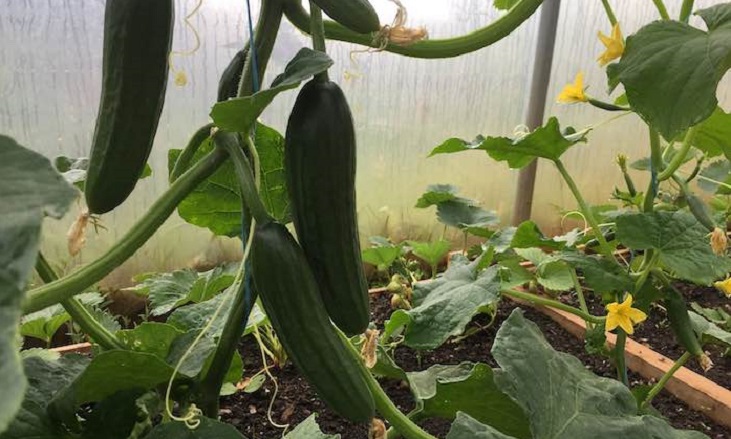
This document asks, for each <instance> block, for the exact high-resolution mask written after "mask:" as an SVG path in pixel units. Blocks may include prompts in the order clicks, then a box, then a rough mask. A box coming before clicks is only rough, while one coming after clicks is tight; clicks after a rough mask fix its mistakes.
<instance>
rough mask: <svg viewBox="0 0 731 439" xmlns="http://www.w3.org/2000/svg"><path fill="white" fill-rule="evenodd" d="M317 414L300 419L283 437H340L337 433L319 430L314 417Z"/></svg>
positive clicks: (292, 438)
mask: <svg viewBox="0 0 731 439" xmlns="http://www.w3.org/2000/svg"><path fill="white" fill-rule="evenodd" d="M316 417H317V415H315V414H312V415H310V416H309V417H308V418H307V419H305V420H304V421H302V422H301V423H300V424H299V425H298V426H297V427H296V428H295V429H294V430H292V431H291V432H289V433H287V435H286V436H284V439H340V435H339V434H325V433H323V432H322V431H321V430H320V426H318V425H317V421H316V420H315V418H316Z"/></svg>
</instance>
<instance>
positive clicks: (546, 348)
mask: <svg viewBox="0 0 731 439" xmlns="http://www.w3.org/2000/svg"><path fill="white" fill-rule="evenodd" d="M492 355H493V357H494V358H495V360H496V361H497V363H498V365H499V366H500V370H499V371H497V372H496V374H495V382H496V384H497V386H498V388H500V389H501V390H502V391H503V392H505V393H506V394H508V395H509V396H510V397H512V398H513V399H514V400H515V401H516V402H517V403H518V404H520V405H521V406H522V407H523V409H524V410H525V412H526V414H527V415H528V419H530V428H531V432H532V433H533V438H534V439H565V438H596V439H617V438H623V439H648V438H657V439H699V438H705V439H707V436H705V435H704V434H702V433H699V432H691V431H680V430H675V429H673V428H672V427H671V426H670V425H669V424H668V423H667V422H665V421H664V420H662V419H660V418H657V417H655V416H648V415H645V416H637V403H636V401H635V398H634V396H632V393H631V392H630V391H629V389H628V388H627V387H625V386H624V385H623V384H622V383H620V382H619V381H617V380H613V379H609V378H601V377H598V376H596V375H594V374H593V373H591V372H590V371H588V370H587V369H586V368H585V367H584V365H583V364H582V363H581V362H580V361H579V360H578V359H577V358H576V357H573V356H571V355H569V354H564V353H562V352H557V351H555V350H553V348H552V347H551V345H550V344H548V342H547V341H546V339H545V338H544V337H543V335H542V334H541V332H540V330H539V329H538V327H537V326H536V325H535V324H534V323H533V322H530V321H528V320H527V319H525V317H523V312H522V311H521V310H519V309H516V310H515V311H513V312H512V313H511V315H510V317H508V319H507V320H506V321H505V322H504V323H503V325H502V327H501V328H500V330H498V333H497V335H496V338H495V342H494V344H493V347H492Z"/></svg>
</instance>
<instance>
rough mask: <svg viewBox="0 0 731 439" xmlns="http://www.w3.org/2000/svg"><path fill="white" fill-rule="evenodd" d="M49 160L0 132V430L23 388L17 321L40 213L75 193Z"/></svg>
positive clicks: (63, 204)
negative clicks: (0, 390)
mask: <svg viewBox="0 0 731 439" xmlns="http://www.w3.org/2000/svg"><path fill="white" fill-rule="evenodd" d="M78 193H79V192H78V191H77V190H76V189H74V187H73V186H71V185H69V184H68V183H66V181H65V180H64V179H63V177H62V176H61V175H60V174H59V173H58V172H56V170H55V169H54V168H53V166H52V165H51V162H50V161H49V160H48V159H47V158H45V157H43V156H42V155H40V154H38V153H35V152H33V151H30V150H28V149H26V148H24V147H22V146H20V145H19V144H18V143H17V142H16V141H15V140H13V139H11V138H10V137H6V136H2V135H0V249H2V251H0V358H2V361H0V388H2V389H3V391H4V392H5V395H4V397H3V398H2V399H0V433H2V432H3V431H5V429H6V428H7V427H8V423H9V422H10V421H11V419H13V418H14V417H15V414H16V413H17V411H18V410H19V409H20V405H21V403H22V401H23V394H24V393H25V389H26V386H27V382H26V379H25V376H24V375H23V368H22V364H21V361H20V356H19V354H18V348H17V339H18V322H19V321H20V317H21V313H20V306H21V303H22V301H23V296H24V291H25V289H26V282H27V281H28V278H29V277H30V274H31V272H32V270H33V266H34V264H35V261H36V254H37V253H38V247H39V240H40V232H41V223H42V222H43V218H44V216H48V217H52V218H61V217H62V216H63V215H64V214H65V213H66V211H67V210H68V208H69V206H70V205H71V203H72V202H73V201H74V199H75V198H76V197H77V196H78Z"/></svg>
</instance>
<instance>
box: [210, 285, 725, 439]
mask: <svg viewBox="0 0 731 439" xmlns="http://www.w3.org/2000/svg"><path fill="white" fill-rule="evenodd" d="M371 305H372V306H371V309H372V321H374V322H376V323H377V324H378V325H382V324H383V321H384V320H385V319H387V318H388V317H389V315H390V313H391V310H390V307H389V301H388V297H386V296H376V297H374V298H373V300H372V304H371ZM515 307H516V305H514V304H512V303H510V302H503V303H502V305H501V307H500V309H499V310H498V315H497V318H496V319H495V322H494V324H493V325H492V326H491V327H489V328H486V329H484V330H483V331H480V332H478V333H477V334H475V335H473V336H471V337H470V338H469V339H467V340H466V341H464V342H462V343H446V344H445V345H443V346H442V347H440V348H438V349H436V350H434V351H428V352H423V353H422V354H421V355H420V356H417V355H416V353H415V351H413V350H411V349H409V348H406V347H400V348H398V349H397V350H396V351H395V357H396V362H397V363H398V364H399V365H400V366H401V367H402V368H404V369H405V370H407V371H414V370H423V369H426V368H428V367H430V366H432V365H435V364H444V365H448V364H459V363H461V362H463V361H473V362H478V361H479V362H484V363H487V364H490V365H492V366H496V364H495V361H494V360H493V359H492V356H491V355H490V348H491V347H492V340H493V339H494V337H495V333H496V332H497V329H498V328H499V327H500V324H501V323H502V322H503V321H504V320H505V319H506V318H507V316H508V315H509V314H510V312H511V311H512V310H513V309H514V308H515ZM525 316H526V317H527V318H529V319H530V320H532V321H534V322H535V323H537V324H538V325H539V326H540V327H541V329H542V330H543V333H544V334H545V335H546V338H547V339H548V340H549V342H550V343H551V344H552V345H553V347H554V348H555V349H557V350H559V351H563V352H568V353H571V354H573V355H575V356H577V357H578V358H579V359H581V360H582V361H583V362H584V364H585V365H586V366H587V368H588V369H590V370H592V371H593V372H594V373H596V374H598V375H601V376H605V377H614V376H615V369H614V367H613V365H612V364H611V363H610V361H609V360H608V359H606V358H601V357H597V356H590V355H588V354H587V353H586V352H585V351H584V346H583V342H582V341H580V340H578V339H576V338H575V337H573V336H572V335H571V334H569V333H568V332H566V331H565V330H564V329H563V328H561V327H560V326H559V325H558V324H557V323H555V322H554V321H553V320H551V319H550V318H548V317H546V316H544V315H543V314H541V313H539V312H537V311H535V310H533V309H530V308H528V309H525ZM473 323H474V324H480V325H481V326H484V325H485V324H486V323H488V319H485V318H484V317H478V318H477V319H476V321H475V322H473ZM650 323H651V322H648V324H646V325H645V327H647V328H648V329H647V330H648V331H649V332H652V329H651V327H650ZM645 327H643V330H645ZM241 351H242V354H243V358H244V364H245V368H246V371H247V372H248V375H251V374H253V373H255V372H256V371H258V370H260V369H261V366H262V364H261V358H260V355H259V353H258V350H257V347H256V344H255V343H254V342H253V340H252V338H251V337H247V338H246V339H245V340H244V341H243V343H242V345H241ZM678 355H680V354H678ZM716 360H717V358H716V357H715V356H714V361H716ZM717 365H718V367H717V369H719V370H721V371H722V372H725V373H728V371H729V368H728V366H729V364H728V363H727V362H724V364H719V363H717ZM273 373H274V374H275V375H276V377H277V379H278V381H279V392H278V395H277V398H276V400H275V401H274V405H273V407H272V411H271V416H272V419H273V421H274V422H276V423H280V424H283V423H289V424H290V425H292V426H295V425H297V424H298V423H299V422H301V421H303V420H304V419H305V418H307V417H308V416H309V415H311V414H312V413H318V414H319V416H318V419H317V420H318V423H319V424H320V427H321V429H322V430H323V431H324V432H326V433H331V434H333V433H340V434H341V435H342V436H341V437H342V439H364V438H367V432H368V428H367V426H366V425H358V424H352V423H348V422H347V421H344V420H343V419H342V418H340V417H339V416H337V415H336V414H334V413H333V412H332V411H330V410H329V409H328V408H327V407H325V406H324V404H323V403H322V402H321V401H319V400H318V398H317V397H316V396H315V394H314V392H313V391H312V390H311V389H310V388H309V386H308V384H307V382H305V381H304V380H303V379H302V378H300V377H299V376H298V374H297V372H296V371H295V369H294V368H293V367H292V366H287V367H285V368H284V369H283V370H275V371H273ZM630 380H631V381H632V385H633V386H634V385H639V384H647V382H646V381H645V380H644V379H643V378H642V377H641V376H638V375H636V374H633V373H630ZM382 385H383V387H384V389H385V390H386V392H387V393H388V394H389V396H391V398H392V399H393V401H394V402H395V403H396V406H397V407H399V408H400V409H401V410H402V411H404V412H409V411H410V410H411V409H413V407H414V403H413V400H412V398H411V394H410V392H409V389H408V387H407V386H406V385H405V383H403V382H396V381H383V382H382ZM273 391H274V389H273V386H272V385H271V382H270V381H267V382H266V384H265V385H264V386H263V387H262V388H261V389H259V390H258V391H256V392H254V393H252V394H248V393H245V392H239V393H237V394H235V395H231V396H228V397H224V398H223V400H222V403H221V416H222V418H223V420H224V421H225V422H228V423H231V424H232V425H234V426H235V427H236V428H237V429H239V430H240V431H241V432H242V433H243V434H244V435H246V436H247V437H248V438H250V439H264V438H266V439H271V438H276V437H280V436H281V434H282V430H281V429H279V428H276V427H274V426H273V425H272V424H271V423H270V422H269V420H268V419H267V408H268V406H269V403H270V400H271V398H272V393H273ZM654 406H655V408H657V409H658V410H659V411H660V412H661V413H662V414H663V415H664V416H665V417H666V418H667V419H668V421H669V422H670V423H671V424H672V425H673V426H675V427H676V428H682V429H692V430H698V431H701V432H703V433H705V434H707V435H708V436H709V437H711V438H712V439H725V438H729V437H731V430H729V429H726V428H724V427H723V426H720V425H718V424H715V423H714V422H713V421H711V420H710V419H708V418H707V417H706V416H704V415H703V414H701V413H698V412H695V411H692V410H690V409H689V408H688V407H687V406H686V405H685V404H684V403H683V402H682V401H679V400H678V399H676V398H675V397H673V396H672V395H671V394H669V393H667V392H662V393H661V394H659V395H658V396H657V397H656V398H655V399H654ZM420 424H421V425H422V427H423V428H425V429H426V430H427V431H429V432H430V433H432V434H434V435H435V436H437V437H440V438H443V437H445V436H446V434H447V432H448V431H449V425H450V424H449V422H448V421H444V420H438V419H432V420H425V421H423V422H421V423H420Z"/></svg>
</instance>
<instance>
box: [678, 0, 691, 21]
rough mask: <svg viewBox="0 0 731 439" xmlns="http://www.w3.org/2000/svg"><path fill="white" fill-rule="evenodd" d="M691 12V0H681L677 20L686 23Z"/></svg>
mask: <svg viewBox="0 0 731 439" xmlns="http://www.w3.org/2000/svg"><path fill="white" fill-rule="evenodd" d="M692 13H693V0H683V5H682V6H681V7H680V16H679V17H678V20H679V21H682V22H683V23H687V22H688V19H690V14H692Z"/></svg>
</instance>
